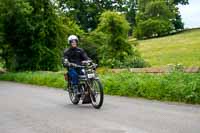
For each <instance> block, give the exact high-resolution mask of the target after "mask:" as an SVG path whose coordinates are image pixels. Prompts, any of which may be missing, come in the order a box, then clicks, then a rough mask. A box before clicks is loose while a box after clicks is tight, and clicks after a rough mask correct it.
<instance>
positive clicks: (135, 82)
mask: <svg viewBox="0 0 200 133" xmlns="http://www.w3.org/2000/svg"><path fill="white" fill-rule="evenodd" d="M100 78H101V81H102V82H103V86H104V91H105V93H106V94H109V95H119V96H128V97H143V98H147V99H156V100H161V101H177V102H185V103H193V104H200V73H195V74H187V73H179V72H174V73H168V74H162V75H153V74H135V73H129V72H122V73H102V74H100ZM0 80H6V81H16V82H21V83H27V84H35V85H42V86H49V87H56V88H62V89H64V88H65V87H66V82H65V81H64V76H63V72H58V73H55V72H19V73H5V74H2V75H1V74H0Z"/></svg>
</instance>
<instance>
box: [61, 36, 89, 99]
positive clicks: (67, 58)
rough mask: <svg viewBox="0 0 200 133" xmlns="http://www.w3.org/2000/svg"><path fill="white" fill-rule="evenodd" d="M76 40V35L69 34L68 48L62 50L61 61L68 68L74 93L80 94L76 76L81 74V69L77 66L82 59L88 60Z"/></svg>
mask: <svg viewBox="0 0 200 133" xmlns="http://www.w3.org/2000/svg"><path fill="white" fill-rule="evenodd" d="M78 42H79V40H78V37H77V36H75V35H70V36H69V37H68V43H69V44H70V48H69V49H65V50H64V61H63V65H64V66H65V67H67V68H68V74H69V77H70V78H71V81H72V85H73V91H74V93H75V95H79V94H80V92H79V90H78V83H79V81H78V80H79V79H78V76H79V75H81V69H80V68H78V67H77V66H79V65H81V64H82V62H83V61H87V60H90V58H89V57H88V56H87V54H86V52H85V51H84V50H83V49H81V48H79V47H78Z"/></svg>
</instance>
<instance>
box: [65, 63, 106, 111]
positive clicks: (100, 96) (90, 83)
mask: <svg viewBox="0 0 200 133" xmlns="http://www.w3.org/2000/svg"><path fill="white" fill-rule="evenodd" d="M73 67H74V66H73ZM76 68H78V69H79V70H80V71H81V75H79V84H78V90H79V92H80V94H79V95H75V94H74V91H73V85H72V82H71V79H70V76H69V74H68V73H67V74H65V75H64V76H65V80H66V81H67V84H68V85H67V91H68V93H69V97H70V100H71V102H72V103H73V104H75V105H77V104H78V103H79V102H80V100H82V104H92V106H93V107H94V108H96V109H100V108H101V106H102V105H103V100H104V92H103V86H102V84H101V82H100V79H99V77H98V75H97V73H96V68H97V64H95V63H93V62H92V61H83V62H82V65H76Z"/></svg>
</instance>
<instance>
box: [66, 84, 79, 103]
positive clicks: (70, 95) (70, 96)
mask: <svg viewBox="0 0 200 133" xmlns="http://www.w3.org/2000/svg"><path fill="white" fill-rule="evenodd" d="M68 91H69V98H70V100H71V102H72V103H73V104H75V105H77V104H78V103H79V101H80V98H79V97H77V96H76V95H75V94H74V92H73V89H72V88H71V87H70V88H69V89H68Z"/></svg>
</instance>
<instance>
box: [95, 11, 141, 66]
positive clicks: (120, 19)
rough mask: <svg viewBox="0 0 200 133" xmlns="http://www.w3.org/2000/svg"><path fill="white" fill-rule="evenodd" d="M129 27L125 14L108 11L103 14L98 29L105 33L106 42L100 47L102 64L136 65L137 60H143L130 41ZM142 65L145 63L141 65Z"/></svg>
mask: <svg viewBox="0 0 200 133" xmlns="http://www.w3.org/2000/svg"><path fill="white" fill-rule="evenodd" d="M129 29H130V26H129V23H128V21H127V20H126V18H125V16H124V15H123V14H120V13H117V12H111V11H106V12H104V13H103V14H102V15H101V17H100V23H99V25H98V27H97V30H96V32H99V33H103V34H105V35H104V36H105V39H104V44H103V45H102V46H101V49H100V53H101V54H100V63H101V64H103V65H106V66H110V67H136V65H138V64H139V63H138V64H135V61H136V60H137V61H138V62H140V63H141V62H142V61H143V60H142V59H141V60H140V59H139V58H140V57H139V55H138V54H137V52H136V50H135V49H134V47H132V46H131V44H130V43H129V42H128V31H129ZM139 60H140V61H139ZM141 64H142V63H141ZM142 66H144V64H142V65H141V66H140V67H142Z"/></svg>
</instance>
